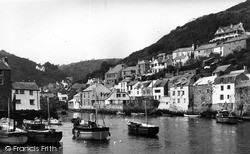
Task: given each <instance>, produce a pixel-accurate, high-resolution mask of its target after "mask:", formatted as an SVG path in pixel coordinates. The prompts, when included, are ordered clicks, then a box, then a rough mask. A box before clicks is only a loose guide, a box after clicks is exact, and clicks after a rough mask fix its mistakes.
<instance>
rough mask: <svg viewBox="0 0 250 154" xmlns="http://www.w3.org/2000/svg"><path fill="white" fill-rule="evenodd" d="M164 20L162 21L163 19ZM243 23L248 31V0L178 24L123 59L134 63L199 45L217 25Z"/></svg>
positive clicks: (210, 36)
mask: <svg viewBox="0 0 250 154" xmlns="http://www.w3.org/2000/svg"><path fill="white" fill-rule="evenodd" d="M163 22H164V21H163ZM239 22H242V23H243V26H244V28H245V30H246V31H250V0H247V1H246V2H243V3H240V4H238V5H236V6H233V7H231V8H229V9H227V10H225V11H222V12H219V13H216V14H209V15H205V16H202V17H200V18H197V19H196V20H193V21H191V22H189V23H187V24H185V25H183V26H181V27H180V26H178V27H177V28H176V29H174V30H172V31H171V32H170V33H169V34H167V35H165V36H163V37H162V38H161V39H160V40H158V41H157V42H156V43H154V44H152V45H150V46H148V47H146V48H144V49H142V50H139V51H136V52H133V53H132V54H130V55H129V56H128V57H126V58H124V59H123V62H124V63H126V64H128V65H135V64H136V63H137V61H138V59H147V60H150V59H151V58H152V57H153V56H156V55H157V54H159V53H163V52H164V53H168V54H171V53H172V52H173V51H174V50H175V49H177V48H180V47H188V46H191V45H192V44H195V45H201V44H203V43H206V42H208V41H209V40H211V39H212V38H213V36H214V33H215V32H216V30H217V29H218V27H219V26H228V25H230V24H238V23H239Z"/></svg>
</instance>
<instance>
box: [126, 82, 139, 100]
mask: <svg viewBox="0 0 250 154" xmlns="http://www.w3.org/2000/svg"><path fill="white" fill-rule="evenodd" d="M139 83H140V82H139V81H137V80H134V81H130V82H129V83H127V89H128V91H127V93H128V95H129V96H130V97H132V98H135V96H136V92H137V90H136V89H135V88H136V87H137V85H138V84H139Z"/></svg>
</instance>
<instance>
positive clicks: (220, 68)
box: [213, 64, 231, 73]
mask: <svg viewBox="0 0 250 154" xmlns="http://www.w3.org/2000/svg"><path fill="white" fill-rule="evenodd" d="M229 66H231V64H228V65H222V66H219V67H217V68H216V69H215V70H214V71H213V73H218V72H225V71H226V70H227V68H228V67H229Z"/></svg>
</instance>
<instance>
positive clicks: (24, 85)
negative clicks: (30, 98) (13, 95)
mask: <svg viewBox="0 0 250 154" xmlns="http://www.w3.org/2000/svg"><path fill="white" fill-rule="evenodd" d="M12 88H13V89H23V90H37V91H38V90H39V87H38V86H37V84H36V83H35V82H13V83H12Z"/></svg>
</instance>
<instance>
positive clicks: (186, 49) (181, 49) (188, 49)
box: [173, 47, 193, 53]
mask: <svg viewBox="0 0 250 154" xmlns="http://www.w3.org/2000/svg"><path fill="white" fill-rule="evenodd" d="M192 50H193V48H192V47H186V48H179V49H176V50H174V51H173V53H177V52H185V51H192Z"/></svg>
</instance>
